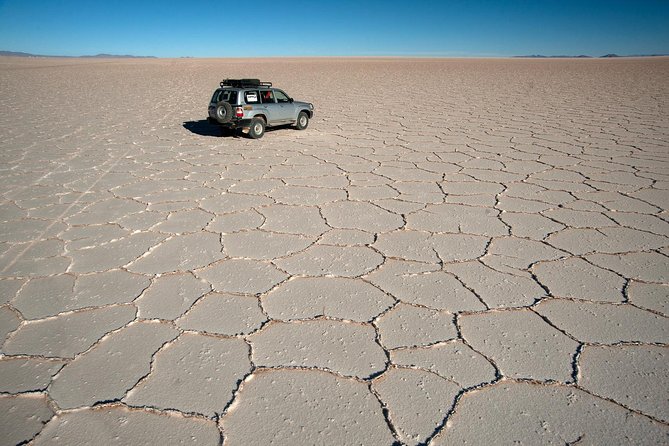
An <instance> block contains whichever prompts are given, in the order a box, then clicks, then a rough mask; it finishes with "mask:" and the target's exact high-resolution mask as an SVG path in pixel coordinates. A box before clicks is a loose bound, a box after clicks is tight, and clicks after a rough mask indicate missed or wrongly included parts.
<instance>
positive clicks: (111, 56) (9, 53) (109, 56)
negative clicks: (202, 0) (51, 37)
mask: <svg viewBox="0 0 669 446" xmlns="http://www.w3.org/2000/svg"><path fill="white" fill-rule="evenodd" d="M0 56H14V57H64V58H68V59H156V56H134V55H131V54H122V55H121V54H106V53H101V54H95V55H84V56H51V55H45V54H32V53H23V52H21V51H0Z"/></svg>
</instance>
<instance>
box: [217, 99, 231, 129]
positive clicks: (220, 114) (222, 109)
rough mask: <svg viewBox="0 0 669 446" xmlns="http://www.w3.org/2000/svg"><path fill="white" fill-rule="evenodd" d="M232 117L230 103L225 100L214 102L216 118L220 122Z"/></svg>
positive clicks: (223, 122) (222, 122) (228, 120)
mask: <svg viewBox="0 0 669 446" xmlns="http://www.w3.org/2000/svg"><path fill="white" fill-rule="evenodd" d="M231 119H232V105H230V104H229V103H227V102H225V101H221V102H219V103H218V104H216V120H217V121H218V122H220V123H221V124H225V123H226V122H230V120H231Z"/></svg>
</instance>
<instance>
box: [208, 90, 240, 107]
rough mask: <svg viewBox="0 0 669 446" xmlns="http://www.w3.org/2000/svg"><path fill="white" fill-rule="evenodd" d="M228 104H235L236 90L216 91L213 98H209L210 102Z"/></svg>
mask: <svg viewBox="0 0 669 446" xmlns="http://www.w3.org/2000/svg"><path fill="white" fill-rule="evenodd" d="M221 101H225V102H229V103H230V104H236V103H237V91H236V90H216V91H215V92H214V96H212V98H211V102H221Z"/></svg>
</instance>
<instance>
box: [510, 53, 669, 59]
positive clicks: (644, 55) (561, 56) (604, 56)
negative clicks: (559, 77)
mask: <svg viewBox="0 0 669 446" xmlns="http://www.w3.org/2000/svg"><path fill="white" fill-rule="evenodd" d="M660 56H667V54H627V55H624V56H619V55H618V54H613V53H612V54H604V55H603V56H599V57H600V58H610V57H660ZM512 57H516V58H526V59H567V58H569V59H592V58H593V56H588V55H585V54H580V55H578V56H566V55H560V56H544V55H543V54H530V55H528V56H512Z"/></svg>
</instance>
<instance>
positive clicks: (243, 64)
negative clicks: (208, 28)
mask: <svg viewBox="0 0 669 446" xmlns="http://www.w3.org/2000/svg"><path fill="white" fill-rule="evenodd" d="M668 72H669V59H667V58H653V59H624V60H622V59H621V60H539V61H537V60H402V59H396V60H390V59H370V60H364V59H350V60H345V59H341V60H339V59H320V60H309V59H302V60H285V59H275V60H227V61H226V60H194V59H185V60H67V59H32V60H26V59H13V58H1V59H0V85H2V95H1V96H0V107H1V109H2V113H1V114H0V129H1V136H2V137H1V140H0V159H1V164H0V290H1V291H0V345H1V353H2V354H1V356H0V431H1V434H0V438H2V440H0V441H1V442H2V444H8V445H13V444H23V443H27V444H34V445H44V444H49V445H52V444H63V445H80V444H88V443H93V444H104V445H113V444H170V445H174V444H188V445H191V444H204V445H219V444H221V443H223V444H225V445H229V446H235V445H248V444H285V445H296V444H305V445H307V444H366V445H391V444H406V445H417V444H431V445H442V444H460V443H469V444H510V443H514V444H516V443H518V444H530V445H532V444H560V445H564V444H577V443H581V444H606V445H610V444H621V443H624V444H667V443H668V442H669V425H668V423H669V367H668V365H669V361H668V359H669V350H668V347H667V345H668V343H669V323H668V322H669V320H668V319H667V316H668V315H669V302H668V301H669V298H668V294H669V285H668V283H669V222H668V214H667V209H668V208H669V192H668V189H669V150H668V149H669V118H668V116H669V82H668V79H669V78H668V77H667V73H668ZM224 77H259V78H261V79H263V80H271V81H273V82H274V83H275V85H277V86H280V87H282V88H284V89H285V90H286V91H288V92H289V93H291V94H292V95H294V96H295V97H296V98H298V99H304V100H308V101H311V102H313V103H314V104H315V107H316V116H315V117H314V119H313V120H312V122H311V125H310V127H309V128H308V129H307V130H306V131H302V132H299V131H296V130H293V129H290V128H287V129H279V130H275V131H269V132H268V133H267V134H266V135H265V137H264V138H263V139H261V140H250V139H247V138H243V137H238V136H228V137H223V136H221V135H220V134H219V133H218V132H217V130H216V129H215V128H212V127H210V126H209V125H208V124H206V123H205V122H203V121H202V119H203V118H204V116H205V112H206V106H207V103H208V100H209V97H210V94H211V92H212V91H213V89H214V88H215V87H216V86H217V85H218V81H220V80H221V79H222V78H224Z"/></svg>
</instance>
